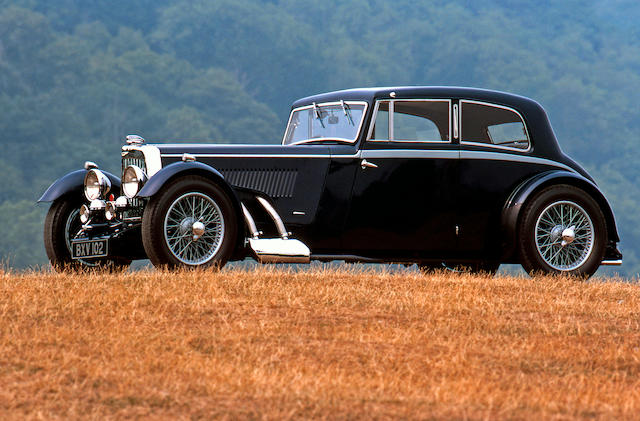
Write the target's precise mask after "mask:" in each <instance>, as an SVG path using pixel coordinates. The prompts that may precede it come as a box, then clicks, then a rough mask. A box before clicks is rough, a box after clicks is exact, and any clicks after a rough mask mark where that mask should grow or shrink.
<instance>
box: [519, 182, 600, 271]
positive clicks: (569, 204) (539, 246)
mask: <svg viewBox="0 0 640 421" xmlns="http://www.w3.org/2000/svg"><path fill="white" fill-rule="evenodd" d="M561 222H562V223H561ZM565 234H566V235H565ZM518 243H519V255H520V263H521V264H522V267H523V268H524V269H525V270H526V271H527V272H528V273H529V274H532V275H533V274H534V273H542V274H566V275H570V276H577V277H583V278H588V277H590V276H591V275H593V273H594V272H595V271H596V270H598V267H600V262H602V259H603V257H604V253H605V248H606V244H607V227H606V222H605V218H604V215H603V214H602V210H601V209H600V206H599V205H598V203H597V202H596V201H595V200H594V199H593V198H592V197H591V196H589V195H588V194H587V193H586V192H584V191H583V190H581V189H579V188H577V187H574V186H570V185H566V184H560V185H556V186H551V187H548V188H546V189H544V190H542V191H541V192H540V193H538V194H536V195H535V196H534V197H533V198H532V199H531V200H530V201H528V202H527V204H526V206H525V209H524V211H523V214H522V217H521V219H520V223H519V227H518Z"/></svg>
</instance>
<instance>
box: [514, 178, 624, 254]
mask: <svg viewBox="0 0 640 421" xmlns="http://www.w3.org/2000/svg"><path fill="white" fill-rule="evenodd" d="M554 184H568V185H571V186H575V187H578V188H580V189H582V190H584V191H585V193H587V194H589V195H590V196H591V197H592V198H593V199H594V200H595V201H596V202H597V203H598V204H599V205H600V209H601V210H602V214H603V215H604V217H605V220H606V224H607V234H608V237H609V242H616V243H617V242H619V241H620V237H619V236H618V230H617V228H616V221H615V216H614V215H613V210H612V209H611V206H610V205H609V202H608V201H607V199H606V198H605V197H604V194H602V192H601V191H600V189H599V188H598V186H596V185H595V184H594V183H593V182H592V181H591V180H589V179H587V178H585V177H583V176H582V175H580V174H576V173H573V172H569V171H564V170H558V171H549V172H544V173H541V174H538V175H535V176H533V177H532V178H530V179H528V180H526V181H524V182H523V183H521V184H520V185H519V186H518V187H517V188H516V189H515V190H514V192H513V193H512V194H511V196H510V197H509V199H508V200H507V203H506V204H505V206H504V208H503V210H502V229H503V233H504V237H503V255H502V258H503V259H504V260H509V259H510V258H513V257H515V254H516V249H517V247H516V246H517V241H518V223H519V221H520V217H521V214H522V211H523V209H524V207H525V204H526V203H527V201H528V200H529V199H530V198H532V197H534V196H535V195H536V194H537V193H538V192H539V191H541V190H542V189H544V188H546V187H549V186H552V185H554Z"/></svg>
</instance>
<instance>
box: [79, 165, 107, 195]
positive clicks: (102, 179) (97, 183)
mask: <svg viewBox="0 0 640 421" xmlns="http://www.w3.org/2000/svg"><path fill="white" fill-rule="evenodd" d="M109 190H111V181H110V180H109V177H107V176H106V175H104V173H103V172H102V171H100V170H97V169H92V170H89V171H88V172H87V175H85V176H84V195H85V197H86V198H87V199H88V200H90V201H91V200H96V199H99V198H101V197H103V196H104V195H106V194H107V193H109Z"/></svg>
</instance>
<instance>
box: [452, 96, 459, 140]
mask: <svg viewBox="0 0 640 421" xmlns="http://www.w3.org/2000/svg"><path fill="white" fill-rule="evenodd" d="M458 108H459V107H458V104H453V138H454V139H458V124H459V123H458V121H459V120H460V118H459V115H458Z"/></svg>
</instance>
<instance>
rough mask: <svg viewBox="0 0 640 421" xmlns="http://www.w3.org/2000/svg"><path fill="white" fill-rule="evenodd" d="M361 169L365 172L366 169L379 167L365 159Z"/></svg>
mask: <svg viewBox="0 0 640 421" xmlns="http://www.w3.org/2000/svg"><path fill="white" fill-rule="evenodd" d="M360 167H361V168H362V169H363V170H364V169H365V168H378V166H377V165H376V164H374V163H373V162H369V161H367V160H366V159H363V160H362V162H360Z"/></svg>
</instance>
